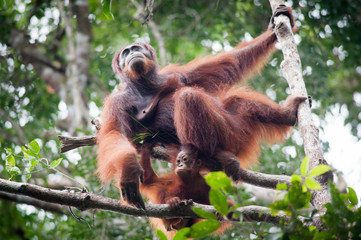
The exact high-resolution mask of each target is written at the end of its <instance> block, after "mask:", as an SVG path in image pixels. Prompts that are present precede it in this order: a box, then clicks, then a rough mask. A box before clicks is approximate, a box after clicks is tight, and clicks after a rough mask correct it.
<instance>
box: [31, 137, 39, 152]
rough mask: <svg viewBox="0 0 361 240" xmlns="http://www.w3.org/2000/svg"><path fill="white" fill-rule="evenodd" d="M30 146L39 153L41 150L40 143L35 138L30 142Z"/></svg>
mask: <svg viewBox="0 0 361 240" xmlns="http://www.w3.org/2000/svg"><path fill="white" fill-rule="evenodd" d="M30 148H31V149H32V150H33V151H34V152H35V153H39V152H40V146H39V144H38V142H37V141H35V140H33V141H31V142H30Z"/></svg>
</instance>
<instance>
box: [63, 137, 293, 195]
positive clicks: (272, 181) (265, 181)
mask: <svg viewBox="0 0 361 240" xmlns="http://www.w3.org/2000/svg"><path fill="white" fill-rule="evenodd" d="M58 139H59V140H60V141H61V146H60V152H61V153H64V152H67V151H69V150H71V149H75V148H78V147H82V146H92V145H95V144H96V136H84V137H65V136H58ZM152 157H153V158H155V159H158V160H163V161H167V162H169V160H170V157H169V154H168V151H167V149H165V148H162V147H155V148H153V151H152ZM240 171H241V179H240V180H241V181H243V182H246V183H249V184H252V185H256V186H259V187H265V188H271V189H276V186H277V184H278V183H286V184H287V185H290V183H291V181H290V180H291V178H290V177H289V176H286V175H272V174H265V173H258V172H254V171H251V170H246V169H240Z"/></svg>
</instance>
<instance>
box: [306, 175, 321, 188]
mask: <svg viewBox="0 0 361 240" xmlns="http://www.w3.org/2000/svg"><path fill="white" fill-rule="evenodd" d="M305 184H306V186H307V187H308V188H309V189H311V190H321V189H322V187H321V185H320V184H319V183H318V182H317V181H316V180H315V179H314V178H312V177H308V178H306V181H305Z"/></svg>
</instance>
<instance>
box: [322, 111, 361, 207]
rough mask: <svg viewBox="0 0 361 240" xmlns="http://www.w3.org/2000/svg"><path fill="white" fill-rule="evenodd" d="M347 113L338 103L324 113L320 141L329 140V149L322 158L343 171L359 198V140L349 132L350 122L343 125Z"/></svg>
mask: <svg viewBox="0 0 361 240" xmlns="http://www.w3.org/2000/svg"><path fill="white" fill-rule="evenodd" d="M347 115H348V110H347V108H346V106H340V105H338V104H336V105H334V106H332V107H331V111H330V112H328V113H326V115H325V124H324V123H322V125H323V126H324V127H323V130H321V131H320V139H321V141H328V142H329V146H330V147H329V150H328V151H327V152H326V153H324V158H325V159H326V160H327V162H328V163H329V164H330V165H331V166H332V167H333V168H335V169H336V170H339V171H341V172H342V173H343V177H344V179H345V180H346V183H347V185H348V186H349V187H352V188H353V189H354V190H355V191H356V193H357V196H358V199H359V200H360V198H361V140H358V139H357V138H356V137H355V136H353V135H352V134H351V126H350V124H347V125H344V119H345V117H346V116H347Z"/></svg>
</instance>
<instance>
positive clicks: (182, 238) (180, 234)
mask: <svg viewBox="0 0 361 240" xmlns="http://www.w3.org/2000/svg"><path fill="white" fill-rule="evenodd" d="M190 231H191V229H190V228H189V227H186V228H182V229H181V230H179V231H177V233H176V234H175V235H174V237H173V240H187V239H188V237H187V235H188V234H189V233H190Z"/></svg>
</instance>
